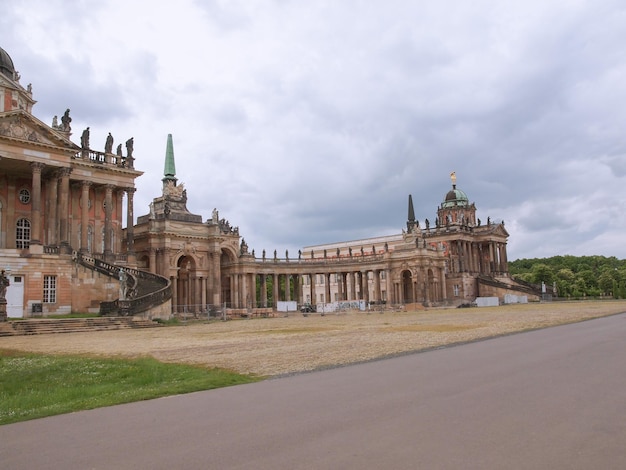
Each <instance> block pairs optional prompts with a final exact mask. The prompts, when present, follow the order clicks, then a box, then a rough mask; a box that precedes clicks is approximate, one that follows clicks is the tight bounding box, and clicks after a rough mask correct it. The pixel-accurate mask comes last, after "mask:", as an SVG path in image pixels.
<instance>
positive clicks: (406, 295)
mask: <svg viewBox="0 0 626 470" xmlns="http://www.w3.org/2000/svg"><path fill="white" fill-rule="evenodd" d="M414 301H415V299H414V298H413V274H412V273H411V271H410V270H408V269H407V270H405V271H402V303H405V304H412V303H413V302H414Z"/></svg>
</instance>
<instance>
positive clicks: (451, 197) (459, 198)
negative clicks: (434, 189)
mask: <svg viewBox="0 0 626 470" xmlns="http://www.w3.org/2000/svg"><path fill="white" fill-rule="evenodd" d="M457 206H469V199H468V198H467V194H465V193H464V192H463V191H461V190H460V189H456V185H452V189H451V190H450V191H448V194H446V198H445V200H444V201H443V203H442V204H441V207H457Z"/></svg>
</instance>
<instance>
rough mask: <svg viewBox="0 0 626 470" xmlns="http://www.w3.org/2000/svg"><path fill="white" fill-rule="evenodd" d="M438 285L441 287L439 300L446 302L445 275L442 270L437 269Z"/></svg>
mask: <svg viewBox="0 0 626 470" xmlns="http://www.w3.org/2000/svg"><path fill="white" fill-rule="evenodd" d="M439 284H440V285H441V300H446V299H447V298H448V296H447V292H448V289H447V286H446V273H445V270H444V269H443V268H440V269H439Z"/></svg>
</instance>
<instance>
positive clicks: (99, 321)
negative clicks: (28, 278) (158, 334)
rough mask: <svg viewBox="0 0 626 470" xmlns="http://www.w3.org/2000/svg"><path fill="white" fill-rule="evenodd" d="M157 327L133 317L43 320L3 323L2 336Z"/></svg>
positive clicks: (158, 324)
mask: <svg viewBox="0 0 626 470" xmlns="http://www.w3.org/2000/svg"><path fill="white" fill-rule="evenodd" d="M157 326H162V325H161V324H160V323H157V322H155V321H152V320H143V319H139V320H137V319H133V318H131V317H94V318H59V319H56V318H41V319H28V320H12V321H8V322H2V323H0V336H17V335H42V334H56V333H80V332H88V331H107V330H122V329H131V328H154V327H157Z"/></svg>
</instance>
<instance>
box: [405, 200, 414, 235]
mask: <svg viewBox="0 0 626 470" xmlns="http://www.w3.org/2000/svg"><path fill="white" fill-rule="evenodd" d="M406 228H407V231H408V232H409V233H411V232H412V231H413V230H414V229H415V210H414V209H413V197H412V196H411V195H410V194H409V217H408V220H407V221H406Z"/></svg>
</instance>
